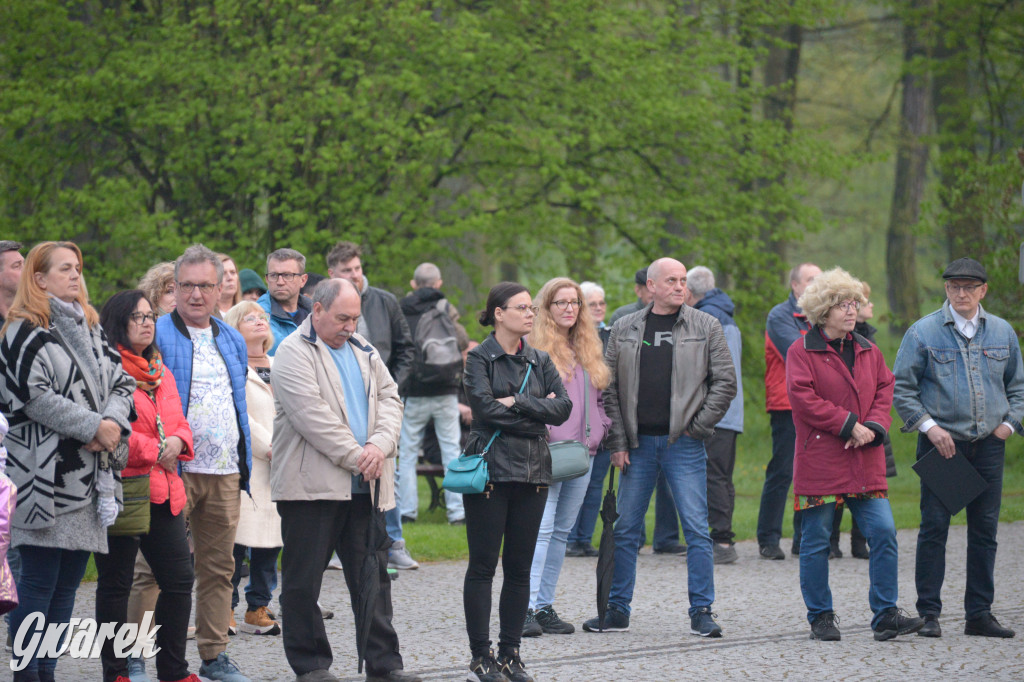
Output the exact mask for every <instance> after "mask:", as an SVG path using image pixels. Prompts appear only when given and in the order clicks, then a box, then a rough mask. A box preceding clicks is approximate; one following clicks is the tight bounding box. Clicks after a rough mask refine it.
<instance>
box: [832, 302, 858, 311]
mask: <svg viewBox="0 0 1024 682" xmlns="http://www.w3.org/2000/svg"><path fill="white" fill-rule="evenodd" d="M836 307H837V308H839V309H840V310H842V311H843V312H844V313H848V312H850V311H851V310H860V301H843V302H842V303H837V304H836Z"/></svg>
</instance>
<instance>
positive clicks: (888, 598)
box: [786, 268, 924, 641]
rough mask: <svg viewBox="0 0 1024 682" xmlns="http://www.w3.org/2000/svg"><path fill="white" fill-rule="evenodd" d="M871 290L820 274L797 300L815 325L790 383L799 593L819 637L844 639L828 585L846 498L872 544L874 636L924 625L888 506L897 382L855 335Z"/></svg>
mask: <svg viewBox="0 0 1024 682" xmlns="http://www.w3.org/2000/svg"><path fill="white" fill-rule="evenodd" d="M864 302H865V299H864V293H863V287H862V285H861V283H860V281H858V280H857V279H854V278H853V277H852V276H851V275H850V274H849V273H847V272H846V271H845V270H842V269H841V268H835V269H833V270H829V271H828V272H825V273H823V274H821V275H819V276H818V277H817V278H815V280H814V281H813V282H812V283H811V284H810V285H809V286H808V287H807V289H806V291H804V294H803V296H801V297H800V300H799V301H798V302H797V304H798V305H799V306H800V308H801V309H802V310H803V311H804V313H805V314H806V315H807V319H808V321H809V322H810V323H811V324H812V325H813V327H814V328H813V329H811V330H810V331H809V332H808V333H807V334H806V335H805V336H804V337H803V338H801V339H798V340H797V341H796V342H794V343H793V345H792V346H790V347H789V351H788V353H787V355H786V388H787V391H788V393H789V401H790V403H791V405H792V407H793V423H794V425H795V426H796V452H795V455H794V458H793V491H794V493H795V495H796V509H799V510H801V511H802V512H803V540H802V543H801V547H800V590H801V592H802V593H803V597H804V603H805V604H806V606H807V620H809V621H810V623H811V638H812V639H821V640H826V641H835V640H838V639H839V638H840V635H839V628H838V627H837V625H838V623H839V618H838V617H837V616H836V614H835V611H833V609H832V592H831V590H830V589H829V586H828V555H829V536H830V534H831V532H832V517H833V514H834V512H835V509H836V506H837V505H840V504H846V505H848V506H849V507H850V513H851V514H852V515H853V518H854V519H856V521H857V524H858V525H859V526H860V528H861V530H862V531H863V532H864V535H865V537H866V538H867V540H868V545H869V547H870V548H871V558H870V560H869V561H870V571H869V572H870V576H871V588H870V590H869V592H868V603H869V604H870V606H871V611H872V613H873V614H874V617H873V618H872V620H871V629H872V630H874V633H875V639H876V640H886V639H892V638H893V637H896V636H897V635H904V634H909V633H912V632H917V631H918V630H920V629H921V626H922V625H923V624H924V621H922V620H921V619H920V618H911V617H909V616H908V615H906V612H904V611H902V610H901V609H898V608H897V606H896V599H897V596H898V589H897V546H896V526H895V524H894V523H893V518H892V509H891V508H890V507H889V494H888V484H887V483H886V479H885V453H884V452H883V449H882V441H883V440H884V438H885V434H886V431H887V430H888V428H889V424H890V422H891V420H892V418H891V416H890V410H891V408H892V392H893V384H894V382H895V380H894V378H893V375H892V372H890V371H889V368H888V367H886V365H885V360H884V358H883V357H882V353H881V351H879V350H878V347H877V346H874V345H873V344H872V343H871V342H870V341H868V340H867V339H865V338H864V337H863V336H860V335H859V334H856V333H853V327H854V325H855V324H856V323H857V311H858V309H859V308H860V305H861V304H862V303H864Z"/></svg>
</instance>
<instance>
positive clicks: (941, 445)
mask: <svg viewBox="0 0 1024 682" xmlns="http://www.w3.org/2000/svg"><path fill="white" fill-rule="evenodd" d="M925 435H926V436H928V440H930V441H931V442H932V445H934V446H935V449H936V450H938V451H939V454H940V455H942V456H943V457H945V458H946V459H949V458H950V457H952V456H953V455H955V454H956V444H955V443H954V442H953V436H951V435H949V431H947V430H946V429H944V428H942V427H941V426H939V425H938V424H936V425H935V426H933V427H932V428H930V429H928V433H926V434H925Z"/></svg>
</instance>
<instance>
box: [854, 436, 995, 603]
mask: <svg viewBox="0 0 1024 682" xmlns="http://www.w3.org/2000/svg"><path fill="white" fill-rule="evenodd" d="M931 448H932V444H931V441H929V440H928V437H927V436H925V435H924V434H920V435H918V438H917V456H918V458H920V457H921V456H922V455H924V454H925V453H926V452H928V451H929V450H931ZM1005 449H1006V443H1005V441H1001V440H999V439H998V438H996V437H995V436H989V437H988V438H985V439H984V440H981V441H977V442H973V443H968V442H963V441H956V450H957V452H959V453H961V454H963V455H964V456H965V457H967V459H968V461H969V462H970V463H971V464H972V465H974V468H975V469H977V470H978V473H979V474H981V475H982V477H983V478H984V479H985V480H986V481H988V488H986V489H985V490H984V491H983V492H982V493H981V494H980V495H978V496H977V497H976V498H974V499H973V500H972V501H971V502H970V504H968V505H967V588H966V590H965V591H964V611H965V614H966V616H967V619H968V620H971V619H973V618H977V617H978V616H980V615H982V614H984V613H987V612H988V611H989V610H990V609H991V608H992V599H993V598H994V596H995V580H994V572H995V563H996V531H997V530H998V528H999V505H1000V501H1001V498H1002V495H1003V457H1004V453H1005ZM948 534H949V512H948V511H946V508H945V507H944V506H942V503H941V502H939V498H937V497H936V496H935V495H934V494H933V493H932V491H931V490H930V489H929V488H928V487H927V486H925V484H924V482H923V481H922V483H921V530H920V532H919V533H918V534H917V567H916V571H915V576H914V577H915V581H916V583H917V612H918V613H919V614H921V615H922V616H924V615H935V616H937V615H939V613H941V612H942V599H941V597H940V592H941V591H942V581H943V579H944V578H945V575H946V536H947V535H948ZM871 551H872V553H874V549H872V550H871Z"/></svg>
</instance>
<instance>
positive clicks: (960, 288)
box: [946, 282, 985, 295]
mask: <svg viewBox="0 0 1024 682" xmlns="http://www.w3.org/2000/svg"><path fill="white" fill-rule="evenodd" d="M983 286H985V284H984V283H982V284H952V283H950V282H946V290H947V291H949V293H951V294H968V295H970V294H973V293H974V292H975V291H976V290H977V289H978V288H979V287H983Z"/></svg>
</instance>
